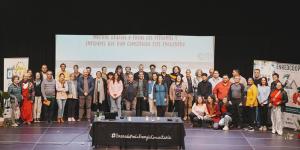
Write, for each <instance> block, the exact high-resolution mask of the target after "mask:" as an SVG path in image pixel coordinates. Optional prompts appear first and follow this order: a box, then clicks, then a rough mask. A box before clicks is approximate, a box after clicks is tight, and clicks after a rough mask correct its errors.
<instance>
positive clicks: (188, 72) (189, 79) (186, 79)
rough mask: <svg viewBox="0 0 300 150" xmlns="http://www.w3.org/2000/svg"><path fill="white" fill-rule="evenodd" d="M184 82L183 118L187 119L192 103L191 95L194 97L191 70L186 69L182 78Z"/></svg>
mask: <svg viewBox="0 0 300 150" xmlns="http://www.w3.org/2000/svg"><path fill="white" fill-rule="evenodd" d="M182 80H183V82H184V84H186V87H187V89H186V93H187V94H186V100H185V101H184V105H185V106H184V109H185V116H184V118H183V119H184V120H187V118H188V116H189V114H190V113H191V111H192V105H193V97H194V88H193V80H192V71H191V70H190V69H187V70H186V74H185V77H183V78H182Z"/></svg>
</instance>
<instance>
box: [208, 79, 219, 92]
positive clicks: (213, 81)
mask: <svg viewBox="0 0 300 150" xmlns="http://www.w3.org/2000/svg"><path fill="white" fill-rule="evenodd" d="M221 81H222V78H220V77H218V78H214V77H212V78H210V79H209V80H208V82H210V83H211V85H212V90H213V89H214V88H215V86H216V85H217V84H218V83H220V82H221Z"/></svg>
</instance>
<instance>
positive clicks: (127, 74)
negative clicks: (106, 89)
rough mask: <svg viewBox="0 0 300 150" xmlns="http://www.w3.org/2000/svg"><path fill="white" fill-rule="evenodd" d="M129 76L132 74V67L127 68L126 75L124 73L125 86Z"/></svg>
mask: <svg viewBox="0 0 300 150" xmlns="http://www.w3.org/2000/svg"><path fill="white" fill-rule="evenodd" d="M129 74H132V72H131V67H129V66H126V67H125V73H124V85H125V84H126V83H127V82H128V76H129Z"/></svg>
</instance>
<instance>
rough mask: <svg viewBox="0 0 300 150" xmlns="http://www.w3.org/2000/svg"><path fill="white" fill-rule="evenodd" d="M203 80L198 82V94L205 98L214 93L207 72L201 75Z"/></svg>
mask: <svg viewBox="0 0 300 150" xmlns="http://www.w3.org/2000/svg"><path fill="white" fill-rule="evenodd" d="M201 77H202V81H201V82H200V83H199V84H198V93H197V94H198V96H201V97H202V98H203V99H204V100H207V97H208V96H209V95H211V94H212V85H211V83H209V82H208V77H207V74H206V73H202V75H201Z"/></svg>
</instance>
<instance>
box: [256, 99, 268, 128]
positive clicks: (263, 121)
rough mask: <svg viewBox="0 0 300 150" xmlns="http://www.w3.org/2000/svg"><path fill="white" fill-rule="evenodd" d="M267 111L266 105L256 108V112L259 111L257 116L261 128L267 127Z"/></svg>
mask: <svg viewBox="0 0 300 150" xmlns="http://www.w3.org/2000/svg"><path fill="white" fill-rule="evenodd" d="M268 110H269V108H268V104H266V105H264V106H259V107H258V111H259V114H260V125H261V126H267V123H268Z"/></svg>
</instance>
